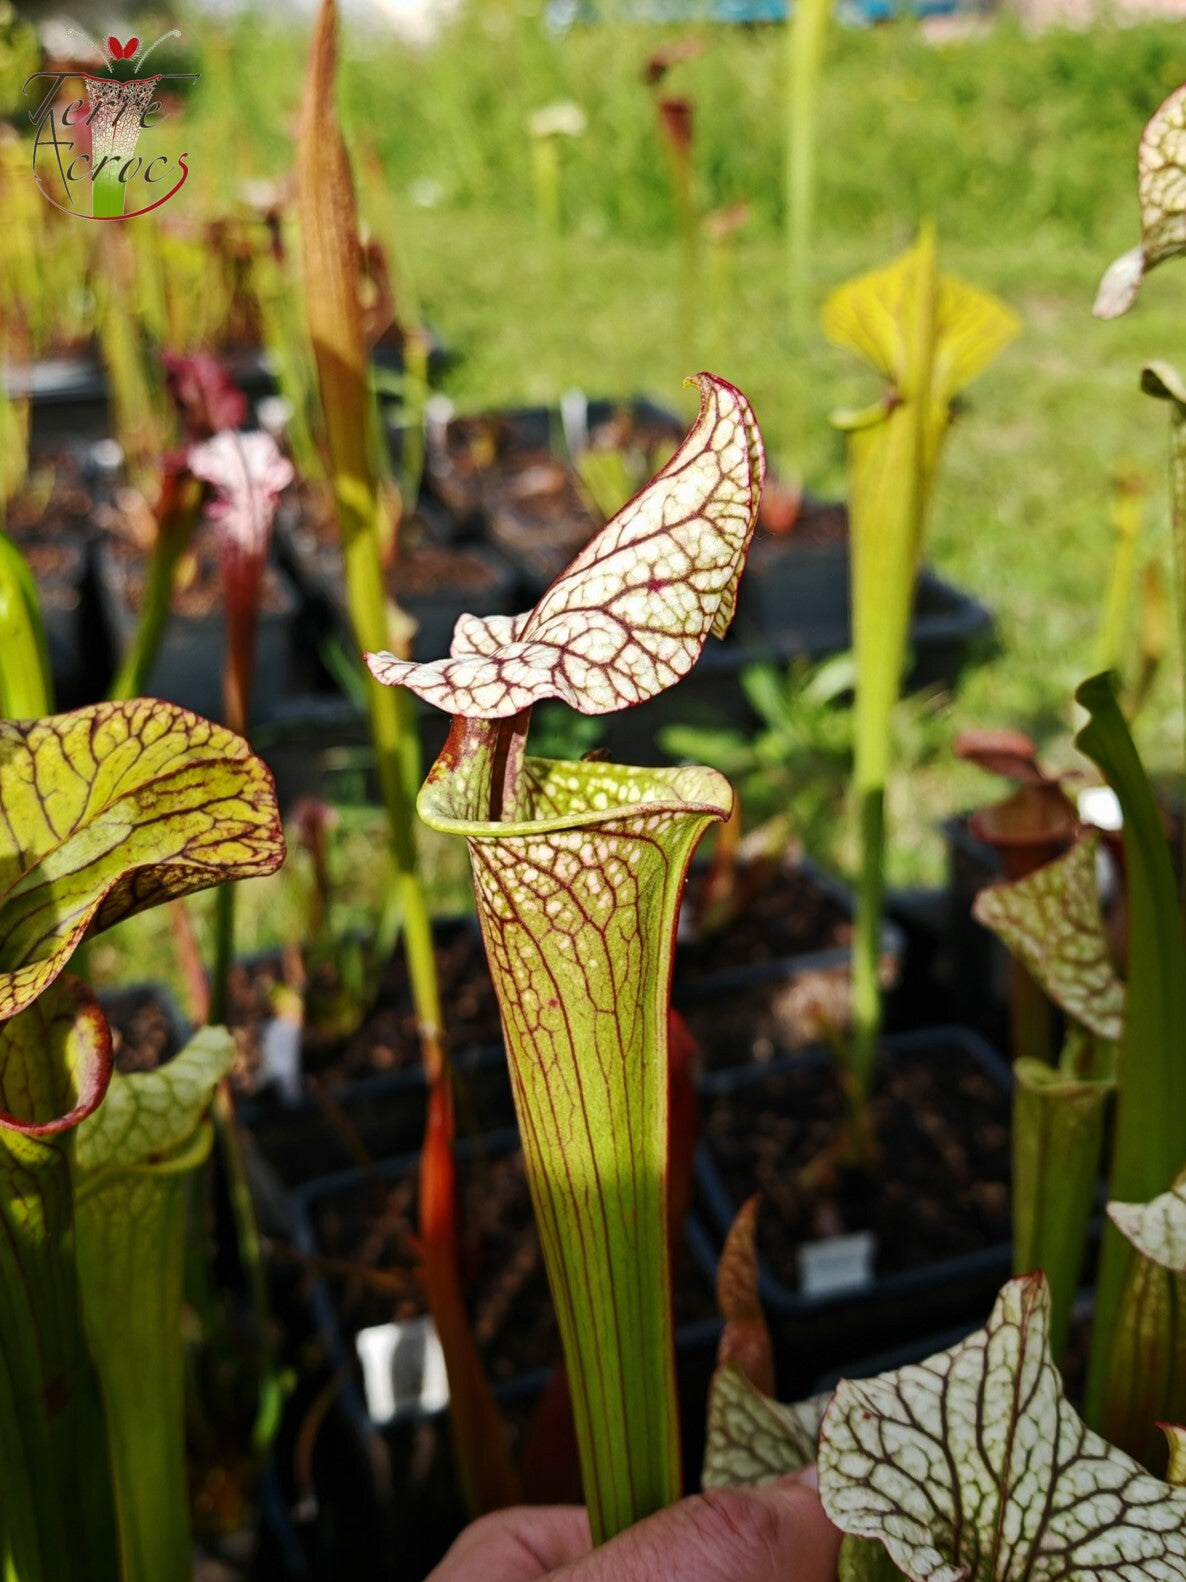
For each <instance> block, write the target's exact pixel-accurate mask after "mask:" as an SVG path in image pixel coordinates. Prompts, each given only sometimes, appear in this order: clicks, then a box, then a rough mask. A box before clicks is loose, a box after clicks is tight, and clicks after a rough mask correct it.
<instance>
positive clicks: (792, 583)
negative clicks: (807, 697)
mask: <svg viewBox="0 0 1186 1582" xmlns="http://www.w3.org/2000/svg"><path fill="white" fill-rule="evenodd" d="M849 562H850V553H849V543H848V540H847V538H838V539H834V540H829V541H827V542H812V541H810V540H807V541H800V540H798V539H797V538H796V535H795V533H794V532H791V533H790V534H789V535H788V536H787V537H785V538H774V537H770V536H768V535H759V536H758V537H757V538H756V540H755V542H754V545H753V548H752V549H751V551H750V557H749V564H748V566H747V568H746V574H745V576H744V577H743V578H742V580H741V587H740V590H739V594H738V609H737V625H736V631H737V636H738V638H739V640H740V641H741V642H743V643H745V644H746V645H747V646H749V647H753V648H766V649H767V650H768V651H769V652H770V653H772V654H773V655H774V657H776V658H779V659H783V660H789V659H793V658H795V657H797V656H807V657H808V658H811V659H823V658H825V657H826V656H827V655H829V654H837V653H843V652H844V651H845V650H847V649H849V648H851V647H852V615H851V603H850V588H849ZM992 630H993V621H992V615H991V613H990V612H989V611H988V610H987V609H986V608H985V606H984V605H983V604H981V603H979V601H978V600H976V599H974V598H972V597H971V595H970V594H966V593H963V592H961V591H960V589H958V588H956V587H953V586H952V584H951V583H949V582H945V581H944V580H943V578H942V577H939V576H937V575H936V573H935V572H933V571H931V570H930V569H929V568H928V567H924V568H923V570H922V572H921V573H920V575H919V579H918V584H917V588H916V592H915V599H914V613H913V615H912V617H911V622H910V639H909V642H910V652H911V654H912V656H913V663H912V666H911V670H910V673H909V675H908V677H907V685H909V686H910V687H926V686H936V685H946V686H950V685H952V684H953V683H954V682H955V680H956V679H957V678H958V676H959V673H960V670H961V669H962V668H963V665H964V664H965V662H966V661H967V659H968V658H969V656H970V655H971V654H972V653H973V651H974V650H975V649H976V648H978V647H981V648H983V647H985V646H986V645H987V644H988V642H989V640H990V638H991V635H992Z"/></svg>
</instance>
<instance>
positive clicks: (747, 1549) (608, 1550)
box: [427, 1469, 840, 1582]
mask: <svg viewBox="0 0 1186 1582" xmlns="http://www.w3.org/2000/svg"><path fill="white" fill-rule="evenodd" d="M813 1472H814V1469H812V1472H811V1473H808V1474H801V1473H796V1474H792V1475H791V1476H790V1477H786V1478H780V1479H779V1480H778V1481H777V1482H775V1483H767V1484H766V1485H764V1486H763V1487H762V1488H758V1489H709V1490H707V1491H706V1492H705V1493H703V1494H697V1495H693V1496H692V1497H691V1498H689V1499H686V1500H681V1501H680V1503H679V1504H678V1505H673V1506H671V1507H670V1509H668V1510H665V1511H659V1512H658V1513H657V1514H656V1515H654V1516H649V1517H648V1518H647V1519H646V1521H642V1522H639V1523H638V1524H637V1525H636V1526H634V1527H631V1528H628V1529H627V1531H626V1532H624V1533H619V1534H618V1536H617V1537H616V1538H613V1539H611V1540H610V1542H609V1543H607V1544H603V1545H602V1546H601V1548H600V1549H596V1550H595V1549H593V1548H592V1545H591V1541H590V1538H589V1519H588V1517H587V1516H586V1514H585V1512H584V1511H583V1510H581V1509H580V1507H579V1506H576V1505H543V1506H518V1507H516V1508H515V1509H514V1510H508V1511H496V1512H494V1513H493V1515H490V1516H483V1517H481V1518H480V1520H478V1521H476V1522H474V1523H473V1525H472V1526H470V1527H467V1528H466V1530H465V1531H464V1532H463V1533H462V1535H461V1537H460V1538H458V1540H457V1542H456V1543H455V1544H454V1545H453V1547H452V1548H451V1549H450V1550H449V1553H448V1554H447V1555H446V1556H445V1558H444V1559H443V1560H442V1561H441V1563H440V1565H439V1566H437V1568H436V1570H435V1571H433V1572H432V1573H431V1575H430V1576H429V1577H428V1579H427V1582H834V1579H835V1576H836V1561H837V1556H838V1555H839V1552H840V1534H839V1533H838V1532H837V1531H836V1529H835V1528H834V1527H833V1526H832V1524H831V1522H829V1520H828V1518H827V1517H826V1516H825V1515H824V1511H823V1507H822V1506H821V1505H820V1502H819V1496H818V1495H817V1494H816V1492H815V1488H814V1477H813Z"/></svg>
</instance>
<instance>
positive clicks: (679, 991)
mask: <svg viewBox="0 0 1186 1582" xmlns="http://www.w3.org/2000/svg"><path fill="white" fill-rule="evenodd" d="M793 866H794V870H795V875H796V877H797V878H798V879H801V880H805V881H806V882H808V883H809V884H810V886H811V889H812V890H814V891H815V892H816V894H817V895H818V896H819V897H820V899H821V900H822V901H824V902H826V903H827V904H828V906H829V908H832V909H834V910H835V911H836V913H837V914H839V915H840V916H841V917H843V918H844V919H846V920H848V921H849V922H851V919H852V917H853V913H854V910H855V906H856V902H855V898H854V896H853V892H852V890H851V889H850V888H849V887H848V886H847V885H845V884H843V883H841V881H840V880H839V879H836V878H833V876H832V875H831V874H829V873H825V872H824V870H823V869H822V868H820V867H818V866H817V865H816V864H815V863H814V862H812V861H811V860H810V858H801V859H799V860H797V861H795V862H794V864H793ZM713 938H714V936H712V935H709V936H708V938H707V939H706V940H704V941H703V942H701V943H699V944H697V945H696V946H695V952H696V956H695V957H694V956H693V952H692V948H690V946H689V945H683V946H682V947H681V946H680V945H679V944H677V948H676V957H675V984H676V996H677V999H678V1002H679V1004H680V1005H681V1006H683V1005H687V1004H692V1003H694V1002H695V1001H697V1000H699V999H701V998H704V997H708V996H713V997H716V996H719V995H722V994H727V993H729V992H731V991H732V990H734V989H744V988H747V987H749V986H750V985H752V984H757V983H763V982H768V981H770V980H771V979H780V978H795V977H801V976H802V975H803V974H804V973H808V972H821V971H828V970H830V969H832V968H835V967H843V966H850V965H851V963H852V946H851V944H848V943H843V944H836V945H827V946H822V947H820V948H818V949H813V950H806V951H801V952H798V953H795V954H788V955H781V954H774V955H771V954H769V953H765V954H763V956H762V957H761V959H757V960H751V961H748V962H746V963H744V964H741V965H736V966H724V967H722V966H712V967H709V968H708V969H707V970H706V967H705V963H704V961H703V960H702V959H700V958H701V957H702V956H703V955H704V954H705V953H710V954H711V953H712V952H713V949H714V947H713ZM905 948H906V947H905V938H904V936H903V934H902V930H901V929H900V928H899V927H898V925H897V924H896V923H895V922H893V920H892V919H888V918H887V920H886V921H885V923H884V924H883V926H882V931H881V954H882V957H883V959H887V960H888V964H889V965H890V967H891V968H892V970H893V971H894V972H895V973H896V971H897V968H898V965H899V964H900V963H901V961H902V958H903V956H904V954H905Z"/></svg>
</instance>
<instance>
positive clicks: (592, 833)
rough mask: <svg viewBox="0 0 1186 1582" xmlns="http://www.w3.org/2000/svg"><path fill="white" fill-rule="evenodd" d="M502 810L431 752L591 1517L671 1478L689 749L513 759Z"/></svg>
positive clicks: (601, 1517) (711, 812)
mask: <svg viewBox="0 0 1186 1582" xmlns="http://www.w3.org/2000/svg"><path fill="white" fill-rule="evenodd" d="M523 785H524V789H523V794H522V795H521V797H520V799H519V802H518V805H517V806H516V808H515V812H514V817H513V818H512V819H510V820H508V821H507V822H505V823H498V822H486V821H484V820H482V819H481V818H478V819H474V818H473V817H472V814H473V813H474V811H475V810H476V811H478V812H479V813H480V811H481V802H482V793H481V787H480V783H479V780H478V779H476V778H474V777H472V776H469V775H467V773H466V772H465V769H464V766H461V767H459V766H458V764H457V762H456V761H455V760H453V759H451V758H450V757H449V755H448V752H446V754H445V755H443V757H442V759H441V760H439V761H438V764H437V766H436V768H435V769H434V772H433V775H432V776H430V779H429V781H428V783H427V784H426V786H425V788H424V790H423V791H422V793H421V797H420V808H421V813H422V816H424V817H425V819H426V821H427V822H429V823H430V824H432V825H433V826H434V827H436V828H439V829H446V830H448V831H450V832H452V833H463V834H466V835H467V836H468V837H469V845H470V855H471V859H472V862H473V869H474V889H475V894H476V896H477V902H478V914H479V917H480V919H481V924H482V932H483V937H484V939H485V942H486V950H487V955H488V957H489V961H490V969H491V974H492V976H493V978H494V982H495V987H496V989H497V991H498V996H499V1003H500V1007H501V1011H502V1019H503V1028H504V1032H505V1035H506V1040H507V1048H508V1053H509V1056H510V1061H511V1071H512V1079H513V1085H514V1093H515V1104H516V1109H517V1111H518V1114H519V1122H520V1129H521V1131H522V1135H523V1146H524V1153H525V1156H526V1160H527V1167H528V1178H529V1181H530V1184H531V1190H532V1198H533V1202H534V1205H535V1211H536V1218H537V1221H538V1223H539V1227H540V1235H541V1240H542V1243H543V1248H544V1256H545V1260H546V1263H547V1268H548V1277H549V1282H550V1284H551V1286H552V1290H553V1296H554V1300H555V1304H556V1310H557V1317H558V1320H559V1325H560V1331H561V1337H562V1340H563V1343H564V1351H565V1358H566V1362H567V1366H568V1373H569V1379H570V1382H571V1385H572V1394H573V1402H574V1407H575V1411H576V1419H577V1431H578V1442H579V1444H580V1449H581V1464H582V1469H583V1472H584V1476H585V1493H586V1498H587V1500H588V1503H589V1507H590V1513H591V1521H592V1524H593V1530H594V1535H595V1537H596V1538H598V1539H602V1538H605V1537H608V1536H610V1535H611V1534H612V1533H614V1532H617V1531H619V1530H620V1529H621V1528H623V1527H625V1526H627V1525H629V1524H630V1523H631V1522H633V1521H636V1520H638V1519H640V1518H641V1517H642V1516H643V1515H646V1514H649V1513H650V1512H651V1511H654V1510H656V1509H658V1508H660V1507H661V1506H663V1505H666V1504H669V1503H671V1502H672V1501H673V1500H674V1499H676V1498H678V1495H679V1442H678V1424H677V1420H676V1409H675V1389H674V1351H673V1341H672V1327H671V1308H670V1287H669V1277H668V1248H667V1226H666V1220H667V1205H666V1173H667V1147H668V1104H667V1098H668V1092H667V1085H668V1075H667V1073H668V1060H667V1036H668V1014H667V1013H668V987H669V982H670V973H671V960H672V951H673V947H674V932H675V921H676V913H677V909H678V904H679V897H680V893H681V891H682V888H683V882H684V876H685V873H686V870H687V865H688V862H689V861H690V859H691V854H692V850H693V848H694V846H695V844H696V841H697V840H698V839H699V837H700V835H701V834H702V833H703V831H704V829H705V828H706V826H707V824H708V823H709V821H710V820H712V819H720V818H724V817H726V816H727V815H728V812H729V809H730V805H731V801H732V797H731V793H730V792H729V789H728V786H727V784H726V783H725V782H724V781H723V780H722V779H721V778H720V776H718V775H716V774H714V773H713V772H712V771H711V770H706V769H693V770H688V769H672V770H642V769H629V768H623V767H622V766H619V765H613V764H605V763H580V764H565V763H555V762H551V761H548V760H538V759H530V758H529V759H527V760H526V763H525V764H524V767H523Z"/></svg>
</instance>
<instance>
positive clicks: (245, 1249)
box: [212, 887, 279, 1452]
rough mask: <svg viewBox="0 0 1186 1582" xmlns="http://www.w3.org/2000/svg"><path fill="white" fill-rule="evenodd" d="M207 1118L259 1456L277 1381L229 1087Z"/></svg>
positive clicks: (224, 1083)
mask: <svg viewBox="0 0 1186 1582" xmlns="http://www.w3.org/2000/svg"><path fill="white" fill-rule="evenodd" d="M228 888H229V887H228ZM212 1112H213V1116H214V1131H215V1136H216V1137H217V1138H218V1147H219V1151H220V1153H221V1155H222V1163H223V1169H224V1170H225V1171H226V1179H227V1192H228V1194H229V1196H230V1200H231V1216H232V1218H233V1219H234V1222H235V1245H236V1247H237V1248H238V1253H239V1261H240V1263H241V1265H242V1268H243V1275H244V1278H245V1279H246V1281H247V1292H248V1295H249V1297H250V1299H251V1308H252V1312H253V1313H254V1314H255V1322H256V1326H257V1331H258V1333H257V1339H258V1343H259V1350H260V1356H261V1359H262V1367H261V1377H260V1386H259V1403H258V1405H257V1408H256V1419H255V1425H254V1427H253V1430H252V1445H253V1448H254V1449H255V1450H257V1451H260V1452H262V1451H264V1450H266V1449H267V1446H268V1443H269V1441H270V1439H271V1435H272V1431H273V1429H274V1425H275V1403H276V1396H277V1392H278V1390H279V1381H278V1379H277V1377H276V1368H275V1359H274V1357H273V1352H272V1343H271V1336H270V1326H271V1321H270V1316H269V1315H270V1312H271V1304H270V1302H269V1300H268V1280H267V1274H266V1272H265V1270H264V1260H263V1252H262V1250H261V1248H260V1241H259V1227H258V1225H257V1224H256V1220H255V1205H254V1203H253V1201H252V1197H251V1185H250V1183H249V1181H248V1179H247V1165H246V1162H245V1160H244V1158H243V1145H242V1142H241V1141H240V1138H239V1131H238V1127H237V1125H236V1123H235V1105H234V1100H233V1098H232V1097H231V1089H230V1084H229V1082H227V1081H226V1080H225V1079H224V1080H223V1081H222V1082H221V1083H220V1084H219V1086H218V1088H217V1090H216V1091H215V1094H214V1104H213V1107H212Z"/></svg>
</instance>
